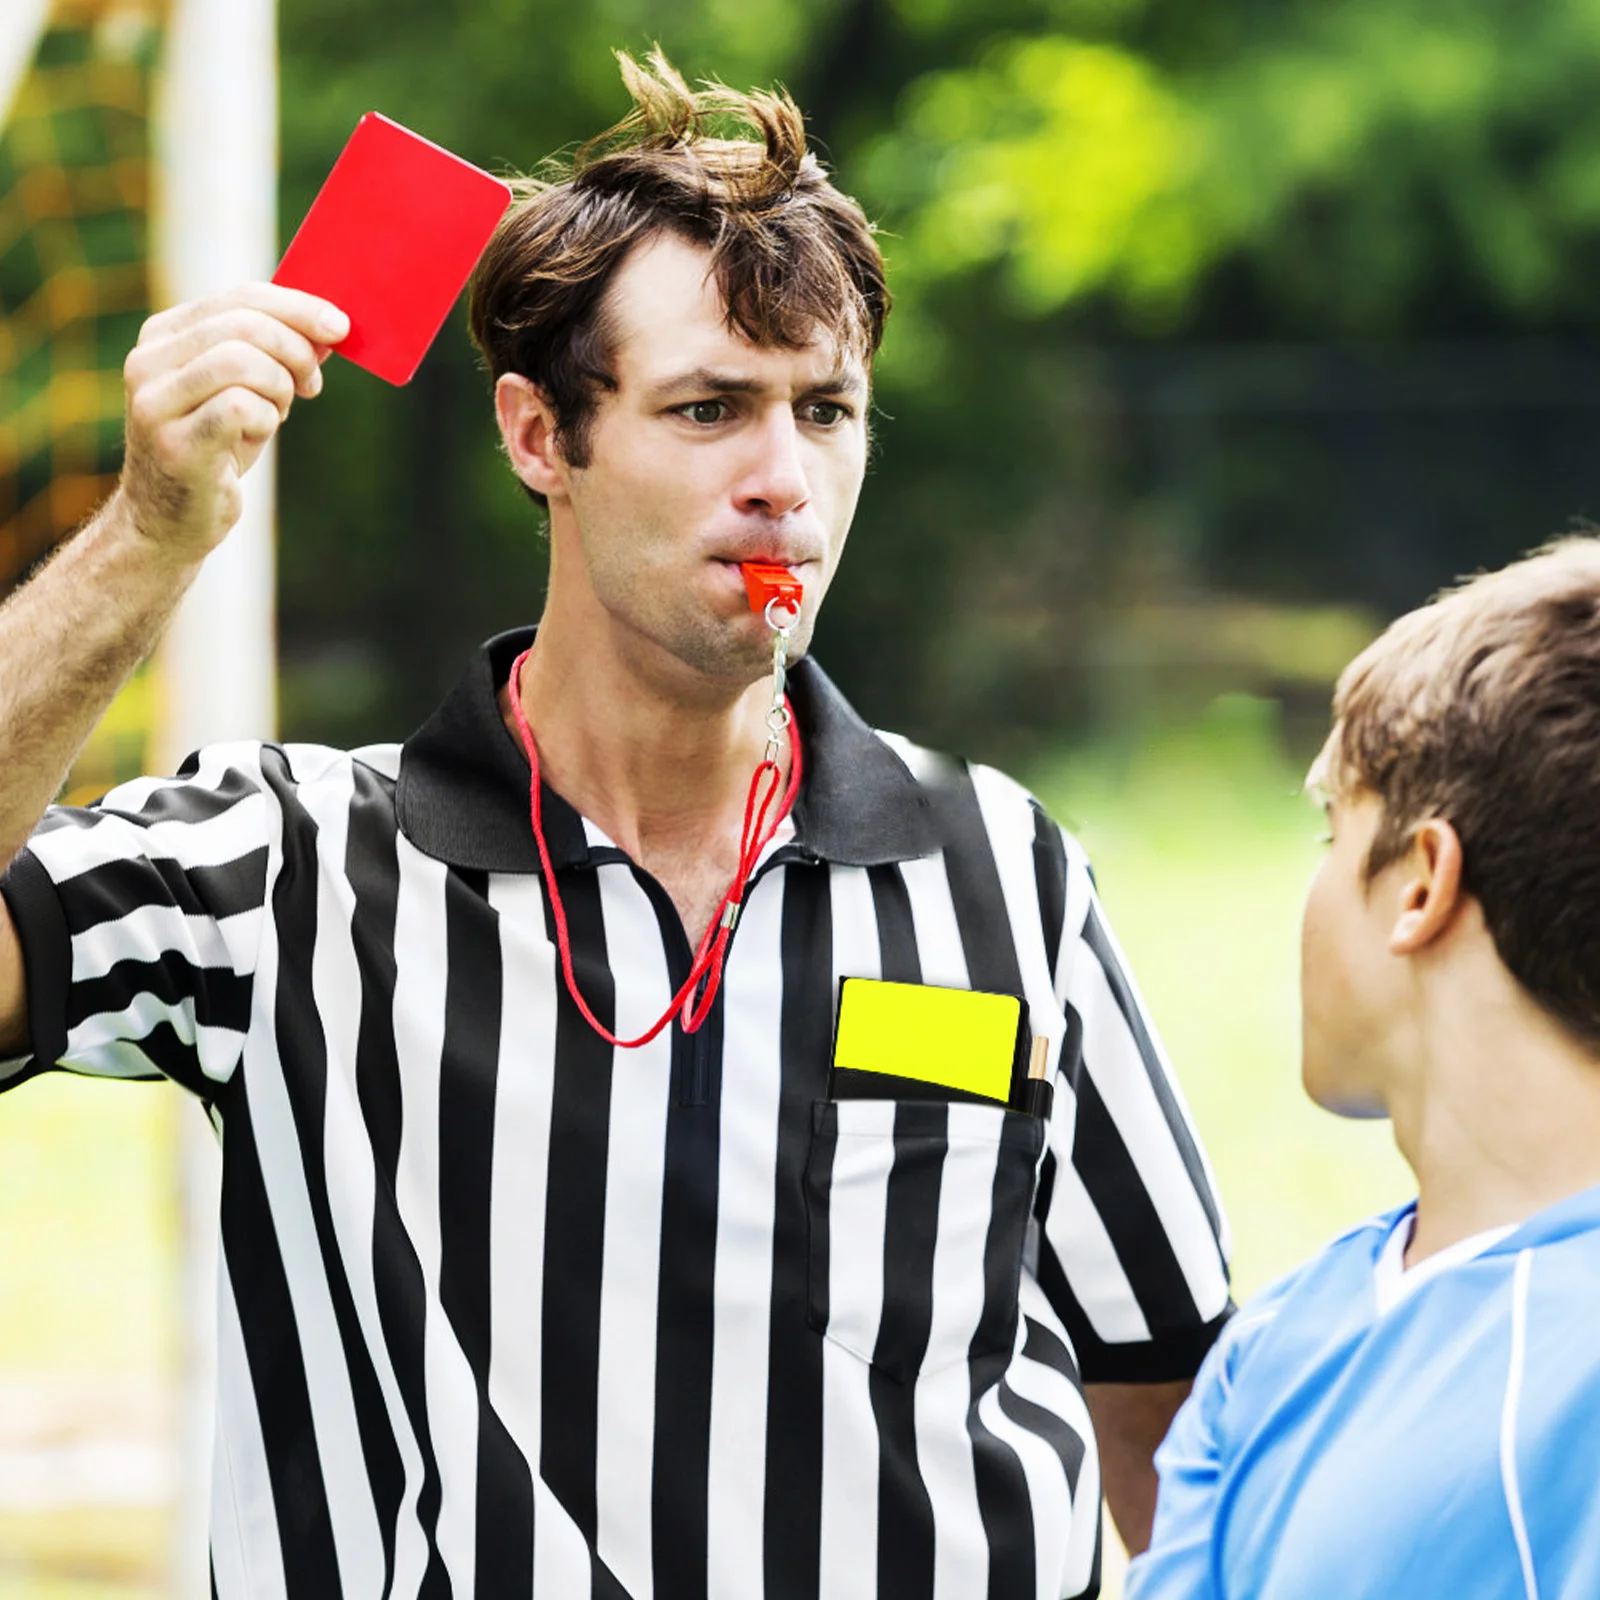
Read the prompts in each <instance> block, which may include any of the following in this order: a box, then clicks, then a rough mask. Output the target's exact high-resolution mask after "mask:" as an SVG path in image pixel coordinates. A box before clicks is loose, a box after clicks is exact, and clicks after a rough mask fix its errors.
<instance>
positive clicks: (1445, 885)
mask: <svg viewBox="0 0 1600 1600" xmlns="http://www.w3.org/2000/svg"><path fill="white" fill-rule="evenodd" d="M1389 870H1390V871H1392V872H1395V873H1398V874H1399V876H1400V882H1401V889H1400V905H1399V914H1398V915H1397V916H1396V918H1395V922H1394V927H1393V928H1391V929H1390V930H1389V949H1390V951H1391V952H1392V953H1393V954H1395V955H1397V956H1410V955H1415V954H1416V953H1417V952H1418V951H1419V950H1422V949H1425V948H1426V947H1427V946H1428V945H1430V944H1432V943H1433V941H1434V940H1435V939H1437V938H1438V937H1439V935H1440V934H1442V933H1443V932H1444V931H1445V929H1446V928H1448V927H1449V926H1450V923H1451V922H1452V920H1453V919H1454V917H1455V914H1456V910H1457V908H1458V907H1459V906H1460V904H1461V900H1462V891H1461V836H1460V835H1459V834H1458V833H1457V832H1456V830H1455V829H1454V828H1453V827H1451V826H1450V824H1449V823H1448V822H1446V821H1444V820H1443V818H1441V817H1430V818H1429V819H1428V820H1427V821H1426V822H1424V823H1421V824H1419V825H1418V827H1417V829H1416V831H1415V832H1414V833H1413V834H1412V836H1411V845H1410V848H1409V849H1408V850H1407V851H1406V853H1405V855H1404V856H1403V857H1402V858H1401V859H1400V860H1399V861H1397V862H1396V863H1395V864H1394V866H1393V867H1391V868H1390V869H1389Z"/></svg>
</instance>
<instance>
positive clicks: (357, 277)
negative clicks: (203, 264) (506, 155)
mask: <svg viewBox="0 0 1600 1600" xmlns="http://www.w3.org/2000/svg"><path fill="white" fill-rule="evenodd" d="M510 202H511V189H510V187H509V186H508V185H507V184H505V183H502V182H501V180H500V179H499V178H495V177H491V176H490V175H489V174H488V173H487V172H482V171H480V170H479V169H478V168H477V167H475V166H473V165H471V163H470V162H466V161H463V160H462V159H461V158H460V156H453V155H451V154H450V152H449V151H448V150H441V149H440V148H439V146H438V145H436V144H431V143H429V141H428V140H426V139H424V138H421V137H420V136H419V135H417V134H415V133H412V132H411V130H410V129H409V128H402V127H401V126H400V124H399V123H397V122H391V121H390V120H389V119H388V118H387V117H382V116H379V115H378V113H377V112H376V111H369V112H368V113H367V114H366V115H365V116H364V117H363V118H362V119H361V120H360V122H358V123H357V124H356V131H355V132H354V133H353V134H351V135H350V142H349V143H348V144H346V145H345V147H344V149H343V150H342V151H341V152H340V155H339V159H338V160H337V161H335V162H334V164H333V171H332V172H330V173H329V174H328V181H327V182H326V183H324V184H323V186H322V189H321V191H320V192H319V193H318V195H317V198H316V199H315V200H313V201H312V202H311V209H310V210H309V211H308V212H307V213H306V216H305V221H304V222H302V223H301V224H300V230H299V232H298V233H296V234H295V236H294V238H293V239H292V240H291V241H290V243H289V248H288V249H287V250H286V251H285V252H284V255H283V260H282V261H280V262H279V263H278V270H277V271H276V272H275V273H274V274H273V276H272V281H273V282H274V283H281V284H284V285H285V286H286V287H288V288H290V289H304V290H305V291H306V292H307V293H308V294H315V295H320V296H321V297H322V298H323V299H324V300H331V301H332V302H333V303H334V304H335V305H336V306H338V307H339V309H340V310H341V311H343V312H344V313H345V314H346V315H347V316H348V317H349V318H350V332H349V335H348V336H347V337H346V338H345V339H344V341H343V342H342V343H341V344H340V345H339V347H338V348H339V354H340V355H342V356H348V357H349V358H350V359H351V360H352V361H354V362H355V363H356V365H357V366H360V367H365V368H366V369H367V370H368V371H369V372H375V373H376V374H377V375H378V376H379V377H380V378H386V379H387V380H388V381H389V382H390V383H409V382H410V381H411V375H412V373H414V372H415V371H416V370H417V366H418V364H419V363H420V362H421V360H422V358H423V356H424V355H426V354H427V350H428V346H429V345H430V344H432V343H433V339H434V335H435V334H436V333H438V331H439V329H440V327H441V326H442V325H443V323H444V319H445V318H446V317H447V316H448V315H449V314H450V307H451V306H453V305H454V304H455V301H456V296H457V295H458V294H460V293H461V290H462V286H463V285H464V284H465V283H466V281H467V279H468V278H469V277H470V276H471V274H472V269H473V267H474V266H475V265H476V264H477V260H478V257H479V256H480V255H482V254H483V247H484V246H485V245H486V244H488V242H489V236H490V234H492V233H493V232H494V226H495V224H496V223H497V222H498V221H499V220H500V217H501V215H502V214H503V213H504V211H505V209H506V207H507V205H509V204H510Z"/></svg>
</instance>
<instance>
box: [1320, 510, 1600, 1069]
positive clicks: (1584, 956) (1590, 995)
mask: <svg viewBox="0 0 1600 1600" xmlns="http://www.w3.org/2000/svg"><path fill="white" fill-rule="evenodd" d="M1333 714H1334V728H1333V732H1332V734H1331V735H1330V737H1329V740H1328V744H1327V746H1326V748H1325V750H1324V753H1323V757H1322V758H1321V760H1320V761H1319V768H1320V772H1319V775H1318V776H1319V781H1320V782H1321V783H1322V784H1323V785H1324V786H1325V787H1326V788H1327V789H1328V790H1329V791H1330V792H1331V793H1333V794H1335V795H1339V794H1350V793H1353V792H1356V791H1359V790H1362V789H1365V790H1368V791H1370V792H1372V793H1373V794H1375V795H1376V796H1377V797H1378V799H1379V800H1380V801H1381V802H1382V803H1383V819H1382V822H1381V823H1380V825H1379V829H1378V833H1377V836H1376V837H1375V839H1374V841H1373V844H1372V849H1371V853H1370V855H1369V857H1368V860H1367V864H1366V870H1367V874H1368V877H1369V878H1370V877H1372V876H1373V875H1375V874H1377V873H1379V872H1381V871H1382V870H1383V869H1384V867H1386V866H1388V865H1389V864H1390V863H1391V862H1393V861H1395V860H1396V859H1398V858H1399V857H1400V856H1401V855H1402V854H1403V853H1404V852H1405V850H1406V848H1407V845H1408V844H1409V841H1410V838H1411V835H1412V832H1413V830H1414V829H1415V828H1416V826H1417V825H1418V824H1419V823H1421V822H1423V821H1425V820H1426V819H1428V818H1430V817H1439V818H1442V819H1443V820H1445V821H1447V822H1449V823H1450V824H1451V826H1452V827H1453V828H1454V829H1455V830H1456V833H1457V834H1458V835H1459V837H1460V839H1461V847H1462V855H1463V860H1464V875H1465V887H1466V889H1467V891H1468V892H1469V893H1471V894H1472V895H1474V896H1475V897H1476V899H1477V900H1478V902H1479V904H1480V905H1481V906H1482V907H1483V915H1484V920H1485V922H1486V923H1487V925H1488V928H1489V932H1490V934H1491V935H1492V937H1493V939H1494V942H1495V948H1496V950H1497V951H1498V952H1499V955H1500V959H1501V960H1502V961H1503V962H1504V963H1505V965H1506V967H1507V969H1508V970H1509V971H1510V972H1511V973H1512V975H1513V976H1514V977H1515V978H1516V979H1517V980H1518V982H1520V983H1521V984H1522V986H1523V987H1524V988H1525V989H1526V990H1527V991H1528V992H1529V993H1530V994H1531V995H1532V996H1533V997H1534V999H1536V1000H1537V1001H1538V1002H1539V1003H1540V1004H1541V1005H1542V1006H1544V1008H1545V1009H1546V1010H1547V1011H1549V1012H1550V1013H1551V1014H1552V1015H1553V1016H1555V1017H1556V1018H1557V1019H1558V1020H1560V1021H1561V1022H1563V1023H1564V1024H1565V1025H1566V1026H1567V1027H1568V1028H1569V1029H1570V1030H1571V1031H1572V1032H1574V1033H1575V1034H1577V1035H1578V1036H1579V1037H1580V1038H1581V1039H1582V1040H1583V1041H1584V1042H1585V1043H1586V1044H1588V1045H1589V1046H1590V1047H1591V1048H1600V538H1595V537H1590V536H1579V537H1572V538H1566V539H1560V540H1557V541H1555V542H1554V543H1552V544H1549V545H1546V546H1545V547H1544V548H1543V549H1541V550H1538V551H1536V552H1535V553H1534V554H1532V555H1530V556H1528V557H1526V558H1524V559H1523V560H1521V561H1519V562H1516V563H1515V564H1514V565H1512V566H1509V567H1506V568H1504V569H1503V570H1501V571H1499V572H1491V573H1488V574H1485V575H1483V576H1480V577H1477V578H1474V579H1472V580H1470V581H1469V582H1467V583H1465V584H1463V585H1462V586H1461V587H1459V588H1456V589H1453V590H1449V591H1447V592H1445V593H1444V594H1442V595H1441V596H1439V598H1437V599H1436V600H1434V601H1433V603H1432V604H1430V605H1427V606H1424V607H1422V608H1421V609H1420V610H1418V611H1413V612H1410V613H1409V614H1407V615H1406V616H1403V617H1401V618H1400V619H1399V620H1398V621H1397V622H1395V623H1394V624H1392V625H1391V626H1390V628H1389V629H1388V630H1387V631H1386V632H1385V633H1384V634H1383V635H1382V636H1381V637H1380V638H1378V639H1377V640H1376V641H1375V642H1374V643H1372V644H1371V645H1369V646H1368V647H1367V648H1366V650H1364V651H1363V652H1362V653H1361V654H1360V655H1359V656H1357V657H1356V659H1355V660H1354V661H1352V662H1351V663H1350V665H1349V666H1348V667H1346V668H1345V670H1344V673H1343V675H1342V676H1341V677H1340V679H1339V685H1338V688H1337V689H1336V691H1335V693H1334V701H1333Z"/></svg>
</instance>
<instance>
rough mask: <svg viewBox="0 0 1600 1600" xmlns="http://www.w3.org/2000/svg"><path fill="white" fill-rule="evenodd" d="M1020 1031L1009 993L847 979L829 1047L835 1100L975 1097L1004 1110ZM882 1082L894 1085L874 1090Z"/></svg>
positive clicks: (1015, 1003)
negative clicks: (874, 1096) (902, 1096)
mask: <svg viewBox="0 0 1600 1600" xmlns="http://www.w3.org/2000/svg"><path fill="white" fill-rule="evenodd" d="M1021 1028H1022V1002H1021V1001H1020V1000H1019V999H1018V998H1017V997H1016V996H1015V995H1010V994H978V993H974V992H973V991H972V990H970V989H940V988H936V987H934V986H932V985H929V984H921V983H880V982H879V981H878V980H876V979H874V978H846V979H845V980H844V981H843V983H842V984H841V985H840V988H839V1029H838V1032H837V1034H836V1035H835V1036H834V1045H833V1067H834V1097H835V1098H836V1099H838V1098H846V1097H852V1096H859V1095H861V1094H863V1093H876V1094H878V1095H894V1094H905V1095H908V1096H919V1097H921V1098H935V1099H966V1098H968V1097H976V1098H978V1099H981V1100H990V1101H998V1102H999V1103H1000V1104H1002V1105H1004V1104H1006V1103H1007V1102H1009V1100H1010V1099H1011V1091H1012V1082H1013V1073H1014V1072H1015V1070H1016V1066H1017V1062H1018V1059H1019V1056H1018V1051H1019V1048H1020V1045H1019V1035H1020V1032H1021ZM857 1074H859V1075H861V1076H860V1078H857V1077H856V1075H857ZM883 1079H891V1080H900V1082H899V1083H898V1084H897V1083H894V1082H889V1083H882V1082H879V1083H877V1084H876V1086H874V1083H873V1080H883ZM930 1091H931V1093H930Z"/></svg>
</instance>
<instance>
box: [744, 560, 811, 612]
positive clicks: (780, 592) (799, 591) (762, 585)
mask: <svg viewBox="0 0 1600 1600" xmlns="http://www.w3.org/2000/svg"><path fill="white" fill-rule="evenodd" d="M739 571H740V572H742V573H743V574H744V592H745V593H746V594H747V595H749V597H750V609H751V610H752V611H754V612H755V613H756V614H757V616H759V615H760V614H761V613H762V612H763V611H765V610H766V609H767V607H768V606H769V605H771V603H772V602H773V601H774V600H776V601H778V602H779V603H780V604H781V605H783V606H784V607H786V608H787V609H789V610H791V611H793V612H794V614H795V616H796V617H798V616H799V615H800V601H801V598H802V596H803V595H804V593H805V588H804V586H803V585H802V584H801V582H800V580H799V579H798V578H796V577H795V576H794V575H793V574H792V573H791V572H790V571H789V569H788V568H787V567H774V566H771V565H769V564H768V563H767V562H765V561H741V562H740V563H739Z"/></svg>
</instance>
